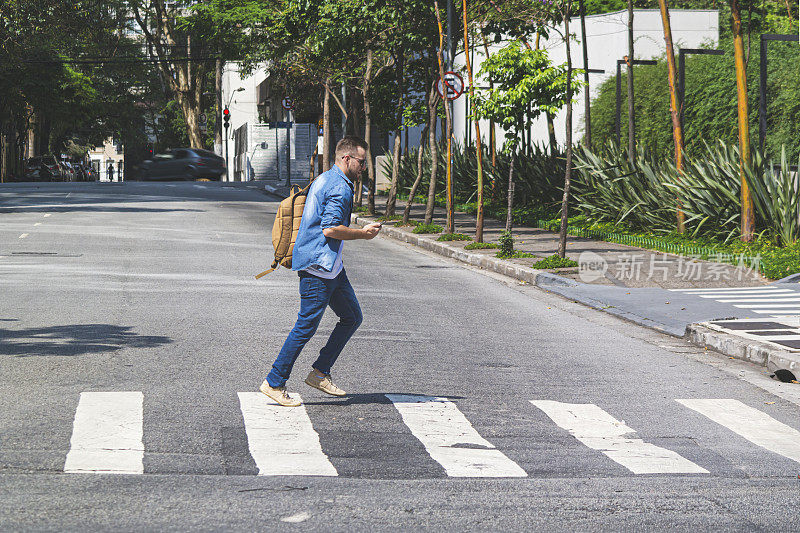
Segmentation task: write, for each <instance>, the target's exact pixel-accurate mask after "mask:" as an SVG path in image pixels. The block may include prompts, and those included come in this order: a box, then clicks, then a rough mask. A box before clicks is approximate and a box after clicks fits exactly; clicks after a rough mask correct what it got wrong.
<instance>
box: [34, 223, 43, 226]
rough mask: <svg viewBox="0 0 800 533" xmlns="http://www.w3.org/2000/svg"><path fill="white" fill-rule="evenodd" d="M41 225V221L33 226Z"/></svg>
mask: <svg viewBox="0 0 800 533" xmlns="http://www.w3.org/2000/svg"><path fill="white" fill-rule="evenodd" d="M41 225H42V223H41V222H37V223H36V224H34V226H41Z"/></svg>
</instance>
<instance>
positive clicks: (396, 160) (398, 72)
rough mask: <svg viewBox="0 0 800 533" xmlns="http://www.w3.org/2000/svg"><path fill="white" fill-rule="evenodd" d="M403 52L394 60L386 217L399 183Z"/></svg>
mask: <svg viewBox="0 0 800 533" xmlns="http://www.w3.org/2000/svg"><path fill="white" fill-rule="evenodd" d="M404 63H405V62H404V61H403V50H402V49H400V50H398V51H397V55H396V59H395V78H396V80H397V117H396V118H395V120H396V121H397V130H396V131H395V134H394V149H393V157H392V183H391V185H390V187H389V197H388V198H387V199H386V216H387V217H391V216H394V208H395V204H396V202H397V185H398V182H399V181H400V158H401V157H402V154H401V149H402V146H401V142H402V139H403V105H405V104H404V102H403V96H404V92H405V89H404V88H403V75H404V72H403V66H404Z"/></svg>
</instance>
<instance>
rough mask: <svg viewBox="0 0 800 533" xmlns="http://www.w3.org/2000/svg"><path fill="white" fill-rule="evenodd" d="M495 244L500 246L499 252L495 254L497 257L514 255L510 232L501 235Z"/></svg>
mask: <svg viewBox="0 0 800 533" xmlns="http://www.w3.org/2000/svg"><path fill="white" fill-rule="evenodd" d="M497 243H498V244H499V245H500V251H499V252H497V257H511V256H512V255H514V236H513V235H511V232H510V231H504V232H503V233H501V234H500V238H499V239H497Z"/></svg>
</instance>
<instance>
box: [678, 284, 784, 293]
mask: <svg viewBox="0 0 800 533" xmlns="http://www.w3.org/2000/svg"><path fill="white" fill-rule="evenodd" d="M670 290H671V291H673V292H688V293H698V292H739V291H778V290H780V291H784V290H786V289H781V288H780V287H776V286H774V285H766V286H764V287H717V288H713V287H709V288H706V289H702V288H701V289H670Z"/></svg>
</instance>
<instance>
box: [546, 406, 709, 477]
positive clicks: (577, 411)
mask: <svg viewBox="0 0 800 533" xmlns="http://www.w3.org/2000/svg"><path fill="white" fill-rule="evenodd" d="M531 403H532V404H533V405H535V406H536V407H538V408H539V409H541V410H542V411H544V413H545V414H546V415H547V416H549V417H550V418H551V419H552V420H553V422H555V423H556V424H557V425H558V426H559V427H561V428H563V429H566V430H567V431H569V432H570V434H572V436H573V437H575V438H576V439H578V441H580V442H581V443H583V444H585V445H586V446H588V447H589V448H591V449H593V450H598V451H601V452H603V453H604V454H605V455H607V456H608V457H609V459H611V460H613V461H615V462H617V463H619V464H621V465H622V466H624V467H625V468H627V469H628V470H630V471H631V472H633V473H634V474H708V473H709V472H708V470H706V469H705V468H702V467H700V466H698V465H696V464H694V463H693V462H691V461H689V460H688V459H685V458H683V457H682V456H680V455H678V454H677V453H675V452H673V451H672V450H667V449H666V448H661V447H659V446H656V445H654V444H650V443H648V442H644V441H643V440H641V439H637V438H635V437H634V436H633V435H634V434H635V433H636V432H635V431H634V430H633V429H631V428H629V427H628V426H626V425H625V422H621V421H619V420H617V419H616V418H614V417H613V416H611V415H610V414H608V413H607V412H605V411H604V410H602V409H601V408H600V407H598V406H596V405H594V404H591V403H587V404H581V403H561V402H554V401H549V400H531Z"/></svg>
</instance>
